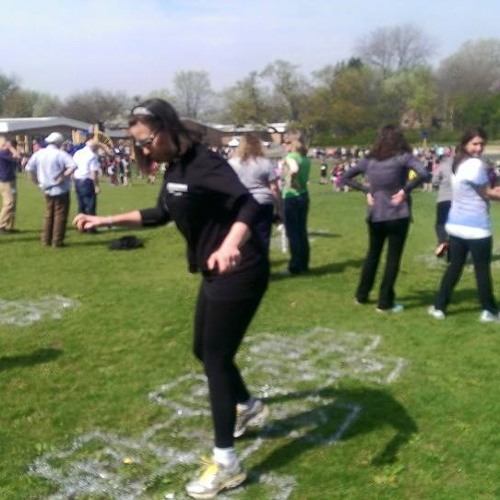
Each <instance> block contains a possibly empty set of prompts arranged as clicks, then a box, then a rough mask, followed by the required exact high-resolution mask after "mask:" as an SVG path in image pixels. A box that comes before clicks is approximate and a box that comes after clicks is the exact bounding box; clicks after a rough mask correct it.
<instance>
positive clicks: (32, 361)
mask: <svg viewBox="0 0 500 500" xmlns="http://www.w3.org/2000/svg"><path fill="white" fill-rule="evenodd" d="M62 353H63V351H62V350H61V349H55V348H53V347H47V348H45V349H37V350H36V351H34V352H32V353H31V354H23V355H21V356H3V357H1V358H0V371H3V370H8V369H10V368H17V367H25V366H33V365H38V364H41V363H50V362H51V361H54V360H55V359H57V358H58V357H59V356H60V355H61V354H62Z"/></svg>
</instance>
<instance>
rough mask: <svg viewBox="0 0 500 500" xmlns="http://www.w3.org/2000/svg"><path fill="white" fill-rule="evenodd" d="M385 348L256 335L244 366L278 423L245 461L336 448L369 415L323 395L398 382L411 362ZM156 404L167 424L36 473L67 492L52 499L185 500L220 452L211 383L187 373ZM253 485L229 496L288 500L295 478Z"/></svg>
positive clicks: (95, 439) (78, 443) (372, 339)
mask: <svg viewBox="0 0 500 500" xmlns="http://www.w3.org/2000/svg"><path fill="white" fill-rule="evenodd" d="M379 343H380V337H379V336H376V335H360V334H356V333H349V332H348V333H341V332H336V331H334V330H330V329H326V328H315V329H312V330H310V331H308V332H305V333H304V334H302V335H297V336H286V335H275V334H268V333H264V334H259V335H253V336H249V337H248V339H247V340H246V341H245V346H244V348H243V350H242V351H243V352H242V353H241V356H240V359H239V364H240V366H242V367H244V370H243V371H244V373H245V377H246V378H247V379H248V381H249V383H251V385H252V392H255V394H258V395H260V396H263V397H267V398H268V403H269V404H270V406H271V418H270V420H269V422H268V423H267V424H266V425H265V426H264V428H262V429H261V430H260V431H258V432H256V434H255V436H252V439H248V440H243V441H241V440H240V441H238V443H237V448H238V452H239V454H240V456H241V457H242V459H243V460H244V461H247V459H249V458H250V459H251V458H252V455H253V454H254V453H255V452H256V451H257V450H259V449H260V448H261V447H263V446H264V447H266V450H270V452H271V453H272V450H273V447H276V446H282V445H283V443H292V444H293V443H295V442H297V444H298V445H299V446H300V441H301V442H303V443H304V444H305V445H306V446H307V445H311V446H328V445H332V444H335V443H337V442H338V441H340V440H341V439H342V437H343V436H344V434H345V433H346V432H347V430H348V428H349V427H350V426H351V424H352V423H353V422H354V421H355V420H356V418H357V417H358V415H359V414H360V412H361V411H362V408H361V406H360V405H358V404H357V403H356V402H355V401H353V402H340V401H337V399H336V398H335V396H330V397H329V396H326V395H325V394H327V392H323V391H322V390H321V387H328V386H330V385H331V383H332V382H336V381H338V380H339V379H340V378H342V377H351V378H357V379H359V380H362V381H371V382H375V383H379V384H387V383H390V382H392V381H393V380H395V379H396V378H397V377H398V376H399V375H400V373H401V370H402V369H403V367H404V363H405V361H404V360H403V359H402V358H393V357H387V356H386V357H383V356H378V355H377V354H376V352H375V351H376V349H377V348H378V346H379ZM148 399H149V401H150V402H151V403H153V404H158V405H160V406H162V407H164V408H165V416H164V418H163V419H162V421H161V422H157V423H154V424H153V425H151V426H150V427H149V428H147V429H145V430H144V432H143V434H142V435H141V436H140V437H139V438H128V437H120V436H116V435H113V434H109V433H102V432H98V431H96V432H94V433H89V434H87V435H84V436H80V437H78V438H77V439H75V441H74V442H73V443H72V444H71V445H70V446H69V447H68V448H67V449H66V450H62V451H56V452H51V453H48V454H46V455H44V456H42V457H40V458H39V459H37V460H36V461H35V462H34V463H33V464H32V465H31V466H30V473H31V474H33V475H36V476H39V477H42V478H45V479H46V480H48V481H49V482H51V483H53V484H54V485H55V486H56V487H57V493H56V494H55V495H53V496H52V497H50V498H52V499H59V498H60V499H63V498H74V497H78V496H80V495H81V496H83V497H85V496H92V495H97V496H99V495H101V496H103V495H104V496H106V497H109V498H113V499H120V500H122V499H141V498H148V495H149V493H150V491H151V488H156V489H155V492H157V491H162V492H163V493H162V494H163V495H164V496H163V498H185V497H184V496H183V493H180V492H182V491H183V484H184V482H185V480H187V479H188V477H189V475H190V474H192V473H193V471H194V470H195V469H196V467H197V462H198V458H199V456H200V455H201V454H204V453H206V452H207V451H208V452H209V451H210V450H209V449H208V450H207V448H202V447H209V446H210V443H211V439H212V428H211V421H210V412H209V404H208V394H207V384H206V379H205V376H204V375H202V374H194V373H187V374H184V375H181V376H180V377H178V378H176V379H175V380H172V381H171V382H169V383H167V384H164V385H162V386H161V387H159V388H158V389H157V390H155V391H153V392H151V393H150V394H149V395H148ZM250 462H251V460H250ZM249 484H250V486H248V484H247V485H246V486H243V487H242V488H238V489H237V490H235V491H233V492H230V493H228V494H227V497H233V496H234V497H237V496H241V495H244V494H245V491H246V489H247V488H248V487H252V491H253V492H254V491H256V492H257V491H258V492H262V493H259V494H261V495H263V497H265V498H270V499H277V500H286V499H287V498H288V497H289V495H290V494H291V493H292V491H293V488H294V484H295V479H294V478H293V477H292V476H289V475H282V474H275V473H273V472H271V473H269V474H268V473H267V471H261V472H259V471H256V470H251V471H250V482H249ZM179 495H180V496H179ZM225 496H226V495H224V496H222V498H224V497H225Z"/></svg>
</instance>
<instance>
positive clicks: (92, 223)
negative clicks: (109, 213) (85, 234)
mask: <svg viewBox="0 0 500 500" xmlns="http://www.w3.org/2000/svg"><path fill="white" fill-rule="evenodd" d="M107 219H108V218H107V217H100V216H98V215H87V214H78V215H76V216H75V218H74V219H73V225H74V226H76V228H77V229H78V231H85V230H87V229H92V228H94V227H99V226H105V225H106V220H107Z"/></svg>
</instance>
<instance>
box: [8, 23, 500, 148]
mask: <svg viewBox="0 0 500 500" xmlns="http://www.w3.org/2000/svg"><path fill="white" fill-rule="evenodd" d="M435 48H436V43H435V42H434V41H433V40H432V39H430V38H429V37H428V36H427V35H426V34H425V33H424V32H423V31H422V30H421V29H420V28H418V27H416V26H414V25H411V24H408V25H402V26H395V27H383V28H378V29H376V30H374V31H373V32H371V33H370V34H368V36H366V37H363V38H361V39H359V40H358V41H357V43H356V45H355V50H354V53H353V55H352V57H351V58H349V59H348V60H344V61H340V62H337V63H336V64H331V65H327V66H325V67H323V68H321V69H319V70H317V71H314V72H312V73H311V74H309V75H306V74H304V73H302V72H301V71H300V67H299V66H298V65H296V64H293V63H291V62H288V61H284V60H276V61H274V62H272V63H269V64H267V65H266V66H264V67H263V68H262V69H260V70H254V71H251V72H250V73H249V74H248V75H247V76H245V77H243V78H242V79H241V80H238V81H237V82H236V83H235V84H234V85H232V86H231V87H229V88H227V89H225V90H223V91H222V92H214V91H213V89H212V86H211V82H210V76H209V74H208V73H207V72H205V71H180V72H178V73H176V74H175V76H174V78H173V86H172V88H171V89H167V88H161V89H154V90H151V92H149V93H148V94H147V95H143V96H129V95H127V94H126V93H122V92H108V91H104V90H100V89H93V90H89V91H85V92H80V93H76V94H73V95H70V96H69V97H67V98H66V99H60V98H58V97H57V96H54V95H49V94H46V93H42V92H37V91H31V90H26V89H23V88H22V87H21V85H20V83H19V81H18V80H17V79H16V78H14V77H9V76H6V75H4V74H2V73H0V115H1V116H4V117H36V116H66V117H68V118H74V119H77V120H82V121H86V122H90V123H95V122H104V123H106V124H107V125H108V126H110V125H111V126H112V125H113V124H116V123H118V122H120V121H122V120H123V119H124V117H125V116H126V113H127V111H128V110H129V109H130V108H131V107H132V106H133V104H134V103H135V102H138V101H140V100H142V99H144V98H147V97H151V96H159V97H163V98H166V99H167V100H169V101H171V102H172V103H173V104H174V106H175V107H176V108H177V109H178V110H179V112H180V114H181V115H182V116H184V117H186V118H191V119H194V120H199V121H203V122H208V123H210V122H219V123H220V122H223V123H224V122H226V123H227V122H229V123H234V124H244V123H254V124H257V125H259V124H260V125H262V126H263V127H264V126H266V125H267V124H269V123H274V122H288V123H290V124H291V126H294V127H298V128H300V129H302V130H303V131H305V132H306V133H307V134H308V136H309V138H310V139H311V140H312V142H313V143H318V144H321V143H323V144H325V143H329V142H331V140H332V138H333V137H343V138H345V137H350V136H353V135H358V136H359V135H360V134H361V135H362V134H363V133H368V134H369V133H371V132H373V131H374V130H376V129H377V128H378V127H379V126H380V125H382V124H385V123H400V124H402V125H403V126H405V127H407V128H409V129H414V130H425V131H426V132H427V133H429V132H436V131H440V132H441V133H445V132H447V131H448V132H453V131H455V130H463V129H464V128H467V127H469V126H472V125H482V126H485V127H486V128H487V129H488V131H489V132H490V134H491V136H492V137H499V136H500V39H495V38H492V39H479V40H471V41H467V42H466V43H464V44H463V45H462V46H461V47H460V48H459V50H458V51H457V52H455V53H454V54H452V55H450V56H448V57H446V58H445V59H443V60H441V61H440V62H439V64H438V65H437V67H436V68H433V67H432V66H431V65H430V64H429V60H430V58H431V57H432V56H433V54H434V53H435Z"/></svg>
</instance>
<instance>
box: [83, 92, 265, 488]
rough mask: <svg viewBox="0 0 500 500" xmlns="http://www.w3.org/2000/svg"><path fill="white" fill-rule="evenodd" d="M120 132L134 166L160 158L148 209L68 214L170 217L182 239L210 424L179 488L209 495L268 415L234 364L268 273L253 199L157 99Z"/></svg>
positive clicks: (99, 220) (107, 221) (123, 220)
mask: <svg viewBox="0 0 500 500" xmlns="http://www.w3.org/2000/svg"><path fill="white" fill-rule="evenodd" d="M129 130H130V134H131V136H132V137H133V138H134V140H135V149H136V158H137V160H138V162H139V164H146V163H148V162H150V161H156V162H159V163H161V162H166V163H167V164H168V165H167V169H166V172H165V177H164V181H163V185H162V187H161V191H160V195H159V197H158V203H157V205H156V207H153V208H149V209H144V210H135V211H132V212H128V213H123V214H118V215H113V216H108V217H101V216H89V215H84V214H78V215H77V216H76V217H75V220H74V224H75V225H76V226H77V227H78V229H80V230H86V229H91V228H94V227H99V226H110V225H128V226H130V225H135V226H158V225H163V224H166V223H168V222H169V221H174V222H175V223H176V225H177V227H178V228H179V230H180V231H181V233H182V234H183V236H184V238H185V239H186V243H187V254H188V264H189V270H190V272H200V273H201V274H202V280H201V286H200V290H199V295H198V299H197V304H196V313H195V326H194V353H195V355H196V356H197V357H198V358H199V359H200V360H201V362H202V363H203V366H204V369H205V373H206V375H207V378H208V388H209V394H210V404H211V410H212V419H213V425H214V431H215V448H214V451H213V457H212V461H211V463H210V464H209V465H207V467H206V469H205V470H204V471H203V472H202V474H201V475H200V476H199V477H197V478H196V479H194V480H193V481H191V482H190V483H189V484H188V485H187V487H186V490H187V493H188V495H190V496H191V497H193V498H213V497H214V496H216V495H217V493H219V492H220V491H221V490H223V489H226V488H232V487H235V486H238V485H239V484H240V483H242V482H243V481H244V480H245V478H246V472H245V471H244V469H243V468H242V466H241V464H240V462H239V460H238V457H237V456H236V452H235V449H234V438H235V437H239V436H241V435H242V434H243V433H244V431H245V429H246V427H247V426H249V425H252V424H255V423H257V421H262V420H263V419H264V418H265V417H266V416H267V413H268V409H267V407H266V406H265V405H264V404H263V402H262V401H261V400H260V399H256V398H253V397H251V395H250V394H249V392H248V390H247V388H246V386H245V383H244V381H243V379H242V377H241V374H240V372H239V370H238V368H237V367H236V365H235V364H234V356H235V355H236V352H237V350H238V348H239V346H240V344H241V341H242V339H243V336H244V334H245V332H246V330H247V328H248V325H249V324H250V322H251V320H252V318H253V316H254V314H255V312H256V311H257V308H258V306H259V303H260V301H261V299H262V296H263V295H264V292H265V290H266V288H267V284H268V279H269V261H268V257H267V251H266V249H265V248H264V247H263V245H262V244H261V242H260V240H259V238H258V237H256V235H255V234H254V232H253V231H252V230H251V229H250V228H251V227H252V224H253V221H254V219H255V216H256V215H257V213H258V211H259V204H258V203H257V202H256V201H255V200H254V198H253V197H252V196H251V195H250V193H249V192H248V190H247V189H246V188H245V187H244V186H243V184H241V182H240V181H239V179H238V176H237V174H236V173H235V172H234V170H233V169H232V168H231V167H230V166H229V164H228V163H227V162H226V161H225V160H224V159H223V158H222V157H220V156H219V155H217V154H215V153H213V152H211V151H209V150H208V149H207V148H206V147H204V146H202V145H201V144H200V142H199V141H198V140H197V138H196V137H195V135H194V134H193V133H192V132H191V131H189V130H188V129H187V128H186V127H185V126H184V125H183V123H182V122H181V121H180V120H179V118H178V115H177V113H176V111H175V110H174V109H173V108H172V106H170V104H168V103H167V102H165V101H163V100H161V99H151V100H148V101H145V102H144V103H143V104H141V105H139V106H136V107H135V108H134V109H133V110H132V112H131V115H130V118H129Z"/></svg>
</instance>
